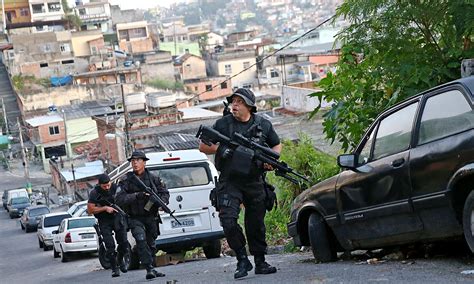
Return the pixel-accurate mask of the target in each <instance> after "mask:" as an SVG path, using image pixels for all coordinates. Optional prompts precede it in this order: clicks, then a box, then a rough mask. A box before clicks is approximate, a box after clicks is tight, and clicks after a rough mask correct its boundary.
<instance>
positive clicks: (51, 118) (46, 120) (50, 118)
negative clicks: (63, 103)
mask: <svg viewBox="0 0 474 284" xmlns="http://www.w3.org/2000/svg"><path fill="white" fill-rule="evenodd" d="M59 121H63V118H62V117H60V116H59V115H57V114H52V115H42V116H37V117H33V118H30V119H27V120H26V121H25V122H26V123H28V124H29V125H31V126H33V127H37V126H40V125H46V124H50V123H55V122H59Z"/></svg>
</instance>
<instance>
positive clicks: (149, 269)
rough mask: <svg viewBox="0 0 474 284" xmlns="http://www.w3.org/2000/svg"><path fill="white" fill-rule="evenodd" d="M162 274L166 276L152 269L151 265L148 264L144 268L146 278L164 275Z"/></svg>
mask: <svg viewBox="0 0 474 284" xmlns="http://www.w3.org/2000/svg"><path fill="white" fill-rule="evenodd" d="M164 276H166V275H165V274H164V273H160V272H158V271H156V270H155V269H153V266H152V265H149V266H148V267H147V268H146V277H145V278H146V279H153V278H156V277H164Z"/></svg>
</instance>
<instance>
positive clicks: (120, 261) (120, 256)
mask: <svg viewBox="0 0 474 284" xmlns="http://www.w3.org/2000/svg"><path fill="white" fill-rule="evenodd" d="M117 258H118V264H119V268H120V271H122V272H123V273H127V272H128V268H127V265H126V264H125V259H126V258H129V256H128V253H127V254H123V253H120V252H119V253H118V255H117Z"/></svg>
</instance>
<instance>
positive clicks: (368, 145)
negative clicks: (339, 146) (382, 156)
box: [357, 128, 375, 165]
mask: <svg viewBox="0 0 474 284" xmlns="http://www.w3.org/2000/svg"><path fill="white" fill-rule="evenodd" d="M374 129H375V128H374ZM374 133H375V131H373V130H372V132H371V133H370V135H369V138H368V139H367V141H365V145H364V147H363V148H362V150H361V151H360V154H359V157H358V160H357V164H358V165H363V164H366V163H367V162H368V161H369V159H370V149H372V141H373V140H374Z"/></svg>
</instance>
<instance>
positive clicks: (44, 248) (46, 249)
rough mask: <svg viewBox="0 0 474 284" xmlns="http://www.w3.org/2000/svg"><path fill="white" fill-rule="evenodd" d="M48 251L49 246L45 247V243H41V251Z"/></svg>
mask: <svg viewBox="0 0 474 284" xmlns="http://www.w3.org/2000/svg"><path fill="white" fill-rule="evenodd" d="M53 247H54V245H53ZM49 249H50V248H49V246H47V245H46V244H45V243H43V250H44V251H48V250H49Z"/></svg>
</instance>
